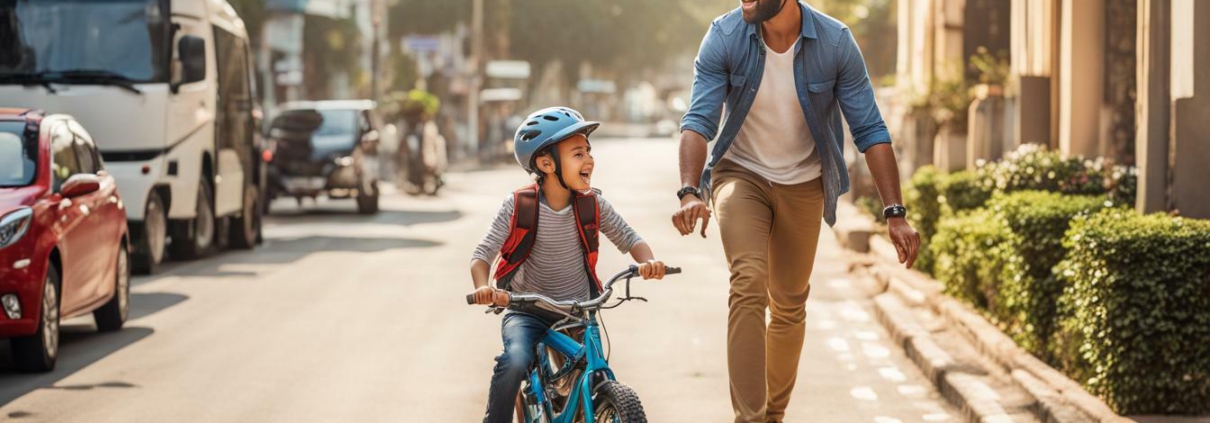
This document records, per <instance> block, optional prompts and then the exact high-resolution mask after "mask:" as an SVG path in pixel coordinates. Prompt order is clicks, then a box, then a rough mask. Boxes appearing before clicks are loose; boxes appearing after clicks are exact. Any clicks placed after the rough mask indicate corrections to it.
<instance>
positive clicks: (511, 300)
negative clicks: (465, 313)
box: [466, 264, 681, 309]
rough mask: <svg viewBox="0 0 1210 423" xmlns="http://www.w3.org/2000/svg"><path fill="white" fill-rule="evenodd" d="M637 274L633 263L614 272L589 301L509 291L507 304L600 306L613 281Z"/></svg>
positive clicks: (469, 298) (670, 270)
mask: <svg viewBox="0 0 1210 423" xmlns="http://www.w3.org/2000/svg"><path fill="white" fill-rule="evenodd" d="M679 273H681V268H679V267H672V266H668V267H666V268H665V269H664V274H665V275H675V274H679ZM638 275H639V266H637V265H633V264H632V265H630V267H629V268H627V269H626V270H623V271H621V272H619V273H618V274H616V275H614V276H613V277H612V278H610V279H609V281H608V282H605V290H604V292H602V293H601V295H600V296H598V297H597V298H595V299H593V300H589V301H585V302H580V301H556V300H553V299H551V298H549V297H547V296H545V295H540V294H514V293H511V292H510V293H508V304H509V307H512V306H513V305H514V304H517V303H533V302H539V301H540V302H544V303H548V304H550V305H552V306H555V307H558V308H566V309H571V308H594V307H598V306H600V305H601V304H604V303H605V301H607V300H609V296H610V295H611V294H612V293H613V283H614V282H617V281H618V280H619V279H622V278H626V279H629V278H633V277H635V276H638ZM466 304H467V305H475V294H473V293H471V294H466Z"/></svg>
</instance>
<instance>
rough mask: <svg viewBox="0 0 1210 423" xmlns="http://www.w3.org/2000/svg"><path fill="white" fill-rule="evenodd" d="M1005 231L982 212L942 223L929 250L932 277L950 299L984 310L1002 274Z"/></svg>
mask: <svg viewBox="0 0 1210 423" xmlns="http://www.w3.org/2000/svg"><path fill="white" fill-rule="evenodd" d="M1009 235H1010V234H1009V232H1008V227H1006V226H1005V225H1003V224H1002V223H1001V222H999V221H998V220H996V219H995V217H994V216H993V215H992V214H991V213H990V212H988V211H987V210H984V209H979V210H975V211H972V212H969V213H961V214H958V215H956V216H948V217H946V218H945V219H942V221H941V224H940V226H939V227H938V228H937V235H936V236H934V237H933V240H932V243H931V244H930V245H929V249H930V250H931V251H932V254H933V255H934V256H935V257H936V260H937V261H936V266H935V268H934V270H935V276H936V277H937V279H938V280H940V281H942V282H944V283H945V291H946V293H947V294H949V295H950V296H953V297H955V298H958V299H961V300H963V301H966V302H968V303H970V304H971V305H974V306H975V307H977V308H980V309H983V310H987V309H988V308H989V306H990V305H991V299H992V298H993V297H994V295H995V286H994V285H995V282H996V280H997V278H998V277H999V274H1000V273H1001V272H1003V267H1004V264H1005V263H1004V257H1005V254H1003V253H1002V252H1001V250H1002V249H1003V248H1004V246H1005V242H1006V241H1007V240H1008V237H1009Z"/></svg>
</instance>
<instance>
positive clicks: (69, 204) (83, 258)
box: [43, 119, 95, 317]
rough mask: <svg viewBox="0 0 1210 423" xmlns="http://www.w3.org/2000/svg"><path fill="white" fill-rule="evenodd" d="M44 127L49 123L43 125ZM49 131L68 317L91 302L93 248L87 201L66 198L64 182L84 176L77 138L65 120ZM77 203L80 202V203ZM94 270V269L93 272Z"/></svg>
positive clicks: (62, 290) (64, 310)
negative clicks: (89, 292) (89, 300)
mask: <svg viewBox="0 0 1210 423" xmlns="http://www.w3.org/2000/svg"><path fill="white" fill-rule="evenodd" d="M43 124H44V125H45V124H47V123H43ZM49 125H50V128H48V131H49V134H50V150H51V174H52V175H51V177H52V178H53V181H52V188H53V189H54V194H53V197H52V202H53V203H57V205H55V206H54V207H52V208H51V209H50V212H52V213H54V217H55V219H56V223H55V229H56V232H57V233H58V234H59V247H60V258H61V260H62V267H63V268H62V269H61V271H62V272H61V273H62V274H61V275H60V277H61V278H62V281H61V287H60V290H59V298H61V310H60V313H61V314H62V315H63V316H64V317H67V316H69V315H71V314H72V313H76V312H78V311H79V309H80V308H82V307H84V305H85V304H86V303H87V302H88V297H89V295H86V294H85V293H86V291H85V288H86V287H87V286H88V284H89V278H90V277H91V275H90V274H89V273H90V270H89V269H88V267H89V264H90V263H89V250H91V249H92V245H91V242H90V239H89V236H88V228H87V226H88V225H87V224H86V219H87V217H88V214H89V213H88V212H86V210H88V209H89V207H88V206H87V204H85V202H86V201H87V200H86V199H78V198H77V199H73V198H65V197H63V195H62V189H63V183H64V182H67V180H68V179H70V178H71V177H72V176H75V175H78V174H80V173H81V169H80V161H79V157H78V154H77V150H76V148H75V141H76V137H75V134H73V133H72V132H71V129H70V128H68V126H67V123H66V122H64V121H63V120H58V119H56V120H52V121H51V122H50V123H49ZM77 200H78V201H79V202H77ZM94 271H95V270H94Z"/></svg>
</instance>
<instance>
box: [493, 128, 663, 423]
mask: <svg viewBox="0 0 1210 423" xmlns="http://www.w3.org/2000/svg"><path fill="white" fill-rule="evenodd" d="M599 125H600V124H599V123H597V122H589V121H585V120H584V117H583V116H582V115H581V114H580V113H579V112H577V111H575V110H572V109H569V108H566V107H552V108H547V109H542V110H539V111H537V112H534V113H533V114H531V115H529V117H528V118H526V119H525V121H524V122H523V123H522V124H521V126H520V127H519V128H517V133H516V135H515V136H514V138H513V147H514V148H513V151H514V152H515V154H516V158H517V163H519V164H520V165H521V167H522V168H524V169H525V170H526V171H528V172H529V173H531V174H533V175H535V176H536V178H535V179H536V182H535V184H534V185H531V186H528V187H525V188H521V189H519V190H517V191H516V192H513V193H512V194H510V195H509V196H508V197H507V198H505V200H504V204H503V205H502V206H501V207H500V211H499V213H497V215H496V218H495V220H494V221H493V222H492V226H491V229H490V230H489V231H488V232H487V235H486V236H484V238H483V241H482V242H480V244H479V246H478V247H477V248H476V249H475V253H474V255H473V258H472V259H471V278H472V280H473V281H474V284H475V293H474V300H475V303H477V304H484V305H488V304H491V305H495V306H499V307H505V306H508V298H509V293H510V292H512V293H524V294H540V295H544V296H546V297H549V298H552V299H554V300H559V301H586V300H589V299H591V298H594V297H596V296H597V295H600V293H601V290H602V285H601V281H600V279H599V278H598V277H597V275H596V262H597V247H598V241H599V233H604V234H605V237H606V238H608V239H609V240H610V241H611V242H612V243H613V244H614V245H615V246H617V247H618V250H619V251H621V252H622V253H629V254H630V256H631V257H632V258H633V259H634V261H635V262H637V263H642V264H640V265H639V267H638V274H639V276H641V277H642V278H643V279H662V278H663V277H664V274H665V272H666V268H665V266H664V263H662V262H660V261H657V260H655V259H654V255H653V254H652V252H651V247H650V246H648V245H647V243H646V242H644V241H643V239H642V238H640V237H639V235H638V233H636V232H635V231H634V229H632V228H631V227H630V225H628V224H626V221H625V220H623V219H622V217H621V215H619V214H618V213H617V211H616V210H614V208H613V206H611V205H610V204H609V202H608V201H606V200H605V198H604V197H602V196H601V192H600V191H599V190H596V189H593V188H592V185H591V180H592V171H593V168H594V166H595V161H594V160H593V157H592V146H591V144H590V143H589V141H588V136H589V135H590V134H591V133H592V132H593V131H594V130H596V129H597V127H598V126H599ZM497 257H499V258H500V260H499V262H498V263H497V265H496V271H495V275H494V276H495V279H496V283H497V286H496V287H493V286H491V285H489V272H490V263H492V262H493V261H495V260H496V258H497ZM554 323H555V318H554V317H552V316H551V315H549V313H546V312H545V311H544V310H541V309H536V308H535V309H532V310H530V309H526V310H522V311H516V310H514V311H510V312H509V313H508V314H506V315H505V316H504V322H503V324H502V326H501V330H500V335H501V338H502V340H503V342H504V351H503V353H501V354H500V356H498V357H496V367H495V372H494V374H493V375H492V382H491V387H490V389H489V392H488V401H487V413H486V415H485V416H484V422H488V423H491V422H511V421H512V418H513V407H514V401H515V399H516V398H517V392H518V390H519V389H520V386H521V382H522V381H523V380H524V379H525V377H526V374H527V373H528V371H529V368H530V366H531V364H533V361H534V347H535V345H536V344H537V343H538V341H539V339H541V338H542V336H543V335H544V334H545V333H546V330H547V329H548V328H549V327H550V326H551V325H552V324H554Z"/></svg>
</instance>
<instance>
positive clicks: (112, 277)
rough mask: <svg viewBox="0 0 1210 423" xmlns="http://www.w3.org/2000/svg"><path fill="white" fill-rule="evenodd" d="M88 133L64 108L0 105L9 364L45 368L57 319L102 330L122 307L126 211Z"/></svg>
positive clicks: (3, 295)
mask: <svg viewBox="0 0 1210 423" xmlns="http://www.w3.org/2000/svg"><path fill="white" fill-rule="evenodd" d="M124 208H125V207H124V205H123V204H122V198H121V197H120V196H119V195H118V190H117V184H116V183H115V182H114V178H113V176H111V175H110V174H109V172H107V171H106V170H105V165H104V163H103V162H102V160H101V156H100V154H98V152H97V147H96V145H95V144H93V141H92V138H91V137H90V136H89V135H88V132H87V131H85V130H84V128H83V127H82V126H80V124H79V123H78V122H76V120H75V119H73V118H72V117H70V116H66V115H49V116H45V117H44V116H43V115H42V114H41V113H39V112H36V111H29V110H21V109H0V305H2V307H0V308H3V313H0V338H9V339H10V340H11V343H12V349H13V359H14V360H15V361H16V364H17V368H19V369H21V370H24V371H49V370H51V369H54V367H55V358H56V357H57V356H58V352H59V321H60V320H63V319H68V318H72V317H76V316H80V315H84V314H88V313H92V315H93V317H94V318H95V319H96V323H97V329H100V330H101V331H103V332H110V331H116V330H118V329H121V328H122V325H123V324H124V323H125V322H126V317H127V315H128V314H129V310H130V256H129V251H130V239H129V234H128V232H127V227H126V211H125V210H124Z"/></svg>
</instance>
